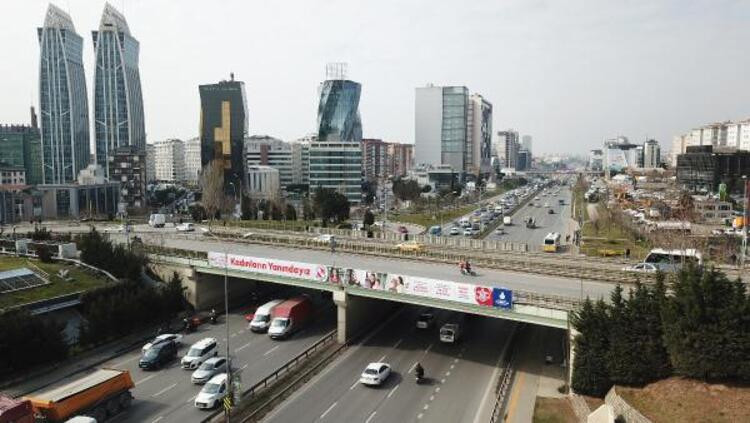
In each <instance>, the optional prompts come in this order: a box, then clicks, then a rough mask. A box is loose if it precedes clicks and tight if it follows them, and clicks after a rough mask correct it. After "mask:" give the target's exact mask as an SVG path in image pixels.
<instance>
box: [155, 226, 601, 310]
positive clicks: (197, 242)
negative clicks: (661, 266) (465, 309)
mask: <svg viewBox="0 0 750 423" xmlns="http://www.w3.org/2000/svg"><path fill="white" fill-rule="evenodd" d="M140 236H142V238H143V239H144V241H146V242H149V243H155V244H157V245H164V246H165V247H173V248H181V249H187V250H193V251H223V248H224V245H225V244H226V242H219V241H216V240H214V239H212V238H210V237H205V236H201V235H191V236H190V237H193V238H186V237H181V236H180V235H178V234H175V233H174V232H165V233H164V236H160V235H154V234H141V235H140ZM195 237H198V238H197V239H196V238H195ZM231 251H232V252H233V253H235V254H245V255H249V256H254V257H268V258H275V259H281V260H290V261H299V262H305V263H320V264H331V265H335V266H339V265H343V266H349V265H351V266H356V267H358V268H362V269H365V270H382V271H385V272H392V273H401V274H405V275H413V276H422V277H428V278H434V279H442V280H445V279H448V280H451V281H455V282H466V283H481V284H486V285H488V286H498V287H505V288H509V289H516V290H523V291H529V292H536V293H540V294H548V295H558V296H564V297H568V298H579V297H580V296H581V295H583V297H584V298H585V297H586V296H589V297H591V298H599V297H603V298H609V295H610V292H611V291H612V284H611V283H607V282H595V281H589V280H584V279H572V278H563V277H559V276H545V275H537V274H530V273H521V272H511V271H505V270H497V269H483V268H481V267H479V268H476V269H475V270H476V272H477V274H478V276H464V275H461V274H460V272H459V271H458V268H457V267H456V265H454V264H447V263H446V264H441V263H425V262H421V261H418V260H406V259H395V258H390V257H377V256H363V255H357V254H349V253H338V252H337V253H335V254H331V253H330V252H327V251H322V250H305V249H296V248H285V247H279V246H269V245H261V244H244V243H233V245H232V247H231ZM529 260H532V261H533V260H534V258H533V256H530V257H529Z"/></svg>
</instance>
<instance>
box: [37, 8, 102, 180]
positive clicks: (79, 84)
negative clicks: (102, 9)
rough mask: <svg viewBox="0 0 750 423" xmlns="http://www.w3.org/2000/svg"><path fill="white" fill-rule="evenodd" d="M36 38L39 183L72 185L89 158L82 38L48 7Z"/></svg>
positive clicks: (58, 12)
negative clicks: (40, 141)
mask: <svg viewBox="0 0 750 423" xmlns="http://www.w3.org/2000/svg"><path fill="white" fill-rule="evenodd" d="M37 34H38V36H39V47H40V54H39V106H40V118H41V122H40V126H41V137H42V143H41V144H42V182H43V183H46V184H63V183H68V182H72V181H74V180H75V179H76V176H77V175H78V172H79V171H81V169H83V168H85V167H86V166H87V165H88V163H89V158H90V148H89V111H88V103H87V101H88V96H87V94H86V76H85V75H84V70H83V38H81V36H79V35H78V34H77V33H76V30H75V27H74V26H73V21H72V19H71V18H70V16H69V15H68V14H67V13H65V12H64V11H63V10H61V9H59V8H58V7H56V6H54V5H52V4H50V5H49V7H48V9H47V15H46V17H45V19H44V25H43V26H42V27H41V28H38V29H37Z"/></svg>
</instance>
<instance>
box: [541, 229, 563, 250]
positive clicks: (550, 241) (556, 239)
mask: <svg viewBox="0 0 750 423" xmlns="http://www.w3.org/2000/svg"><path fill="white" fill-rule="evenodd" d="M559 248H560V234H559V233H557V232H550V233H548V234H547V236H545V237H544V245H542V249H543V250H544V251H546V252H548V253H556V252H557V250H558V249H559Z"/></svg>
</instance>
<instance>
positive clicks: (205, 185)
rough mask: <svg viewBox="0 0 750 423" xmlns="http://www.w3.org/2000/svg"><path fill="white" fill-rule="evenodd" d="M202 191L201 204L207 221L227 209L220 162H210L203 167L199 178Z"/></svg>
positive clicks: (222, 168)
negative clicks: (207, 218)
mask: <svg viewBox="0 0 750 423" xmlns="http://www.w3.org/2000/svg"><path fill="white" fill-rule="evenodd" d="M199 183H200V187H201V190H202V200H201V203H202V204H203V207H204V208H205V209H206V213H207V214H208V217H209V219H211V220H213V219H215V218H216V217H217V216H218V214H219V212H221V211H223V210H225V209H226V208H227V204H228V201H227V196H226V194H225V192H224V166H223V164H222V161H221V160H211V162H209V163H208V164H207V165H206V166H204V167H203V171H202V172H201V177H200V181H199Z"/></svg>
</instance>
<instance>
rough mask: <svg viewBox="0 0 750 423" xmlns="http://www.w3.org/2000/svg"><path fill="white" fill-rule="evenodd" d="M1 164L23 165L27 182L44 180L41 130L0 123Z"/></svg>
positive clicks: (29, 183) (32, 183) (37, 182)
mask: <svg viewBox="0 0 750 423" xmlns="http://www.w3.org/2000/svg"><path fill="white" fill-rule="evenodd" d="M0 164H5V165H9V166H18V167H23V168H24V170H26V183H27V184H28V185H36V184H40V183H41V182H42V145H41V138H40V135H39V130H38V129H37V128H32V127H29V126H23V125H0Z"/></svg>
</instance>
